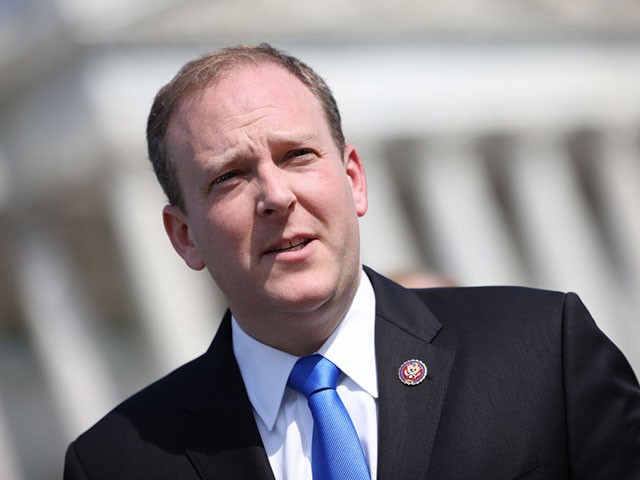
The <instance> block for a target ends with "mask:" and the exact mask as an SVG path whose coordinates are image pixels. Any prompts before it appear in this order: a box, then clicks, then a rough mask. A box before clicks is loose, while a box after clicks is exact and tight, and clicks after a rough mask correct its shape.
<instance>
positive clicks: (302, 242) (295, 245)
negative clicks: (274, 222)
mask: <svg viewBox="0 0 640 480" xmlns="http://www.w3.org/2000/svg"><path fill="white" fill-rule="evenodd" d="M310 242H311V239H310V238H299V239H294V240H291V241H286V242H283V243H281V244H278V245H277V246H275V247H273V248H271V249H269V250H267V251H266V252H265V253H280V252H295V251H298V250H302V249H303V248H304V247H306V246H307V245H308V244H309V243H310Z"/></svg>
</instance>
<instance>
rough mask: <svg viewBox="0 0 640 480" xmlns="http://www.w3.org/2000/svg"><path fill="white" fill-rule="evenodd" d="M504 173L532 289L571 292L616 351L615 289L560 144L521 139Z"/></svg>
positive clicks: (618, 311) (620, 332)
mask: <svg viewBox="0 0 640 480" xmlns="http://www.w3.org/2000/svg"><path fill="white" fill-rule="evenodd" d="M505 167H506V170H507V175H508V183H509V185H510V189H511V200H512V201H513V209H514V211H515V218H516V222H517V224H518V228H519V229H520V231H521V238H522V239H523V243H524V248H525V251H526V253H527V255H528V256H529V257H530V258H529V265H530V266H531V268H532V269H533V274H534V278H535V284H536V285H537V286H539V287H542V288H547V289H554V290H561V291H568V290H571V291H575V292H577V293H578V294H579V295H580V296H581V297H582V299H583V301H584V302H585V304H586V305H587V306H588V307H589V309H590V310H591V312H592V313H593V315H594V317H595V318H596V320H597V322H598V324H599V325H600V327H601V328H602V329H603V330H604V331H605V332H607V333H608V334H609V335H610V336H611V337H612V338H614V340H616V341H617V342H618V343H619V344H620V345H622V344H623V343H624V337H625V329H624V328H623V325H624V321H623V320H622V319H623V318H624V308H623V307H622V305H621V304H620V303H619V302H617V301H616V298H617V295H616V290H617V288H618V285H616V279H615V277H614V276H613V275H612V268H611V265H610V264H609V263H608V262H607V258H606V256H605V255H604V251H603V245H602V244H601V243H600V242H599V241H598V239H599V238H600V236H599V233H598V231H597V226H596V225H595V223H594V218H593V215H592V214H591V212H590V211H589V208H588V205H586V203H585V202H584V196H583V192H582V191H581V189H580V185H579V182H578V178H577V174H576V171H575V169H574V168H573V164H572V162H571V159H570V158H569V155H568V151H567V149H566V143H565V138H564V137H563V136H562V135H561V134H557V133H550V132H549V133H545V132H530V133H525V134H523V135H522V136H520V137H519V139H518V142H517V144H516V147H515V151H514V158H513V160H512V161H511V162H506V164H505Z"/></svg>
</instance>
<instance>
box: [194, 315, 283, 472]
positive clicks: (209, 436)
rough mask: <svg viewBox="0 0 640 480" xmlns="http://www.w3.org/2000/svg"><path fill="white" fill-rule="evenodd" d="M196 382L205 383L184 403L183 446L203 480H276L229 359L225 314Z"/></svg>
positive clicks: (228, 326)
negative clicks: (202, 390)
mask: <svg viewBox="0 0 640 480" xmlns="http://www.w3.org/2000/svg"><path fill="white" fill-rule="evenodd" d="M199 372H200V375H201V378H194V379H193V381H194V382H198V383H200V382H202V383H201V384H202V385H207V387H206V388H205V391H204V394H202V393H200V394H199V395H198V394H196V395H192V396H191V399H190V402H189V404H188V405H186V421H185V422H184V431H183V444H184V446H185V448H186V450H187V455H188V456H189V458H190V460H191V462H192V463H193V465H194V466H195V468H196V470H197V471H198V473H199V474H200V476H201V477H202V478H203V480H213V479H234V480H236V479H238V480H243V479H246V480H254V479H265V480H267V479H269V480H274V476H273V472H272V471H271V467H270V465H269V459H268V457H267V455H266V453H265V450H264V446H263V444H262V440H261V438H260V433H259V431H258V427H257V426H256V423H255V420H254V416H253V410H252V407H251V402H250V401H249V398H248V396H247V393H246V389H245V386H244V383H243V381H242V377H241V375H240V370H239V368H238V364H237V363H236V360H235V356H234V355H233V347H232V342H231V319H230V314H229V313H228V312H227V315H225V318H224V319H223V321H222V324H221V325H220V328H219V329H218V333H217V334H216V337H215V339H214V341H213V344H212V345H211V348H210V349H209V351H208V352H207V353H206V354H205V355H204V357H203V364H202V366H201V368H200V369H199Z"/></svg>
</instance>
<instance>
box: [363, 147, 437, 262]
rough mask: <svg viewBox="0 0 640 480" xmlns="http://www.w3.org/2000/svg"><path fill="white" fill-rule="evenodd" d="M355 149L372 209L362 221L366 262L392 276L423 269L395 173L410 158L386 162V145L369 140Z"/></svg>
mask: <svg viewBox="0 0 640 480" xmlns="http://www.w3.org/2000/svg"><path fill="white" fill-rule="evenodd" d="M361 144H362V146H360V143H359V144H358V145H357V146H356V147H357V150H358V152H359V154H360V159H361V160H362V163H363V164H364V168H365V172H366V176H367V186H368V194H369V210H368V211H367V213H366V215H365V216H364V217H362V218H361V220H360V231H361V251H362V259H363V262H364V263H365V264H367V265H369V266H371V267H373V268H376V269H378V270H379V271H381V272H383V273H386V274H392V273H403V272H409V271H417V270H421V269H422V268H424V265H423V261H422V254H421V252H420V249H419V247H418V244H417V241H416V239H415V237H414V235H413V232H412V231H411V227H410V224H409V218H408V215H407V212H406V211H405V209H404V208H403V206H402V204H401V201H400V196H399V192H398V188H399V186H398V185H397V184H396V183H395V182H394V175H393V173H392V170H393V169H395V168H406V163H407V161H408V159H406V158H390V159H387V158H385V156H384V152H383V151H382V147H383V145H381V144H380V143H379V142H375V141H374V140H373V139H367V140H364V141H362V142H361Z"/></svg>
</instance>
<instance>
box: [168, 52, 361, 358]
mask: <svg viewBox="0 0 640 480" xmlns="http://www.w3.org/2000/svg"><path fill="white" fill-rule="evenodd" d="M262 48H265V47H262ZM314 75H315V74H314ZM323 85H324V84H323ZM327 91H328V89H327ZM172 108H173V110H172V114H171V117H170V121H169V122H168V125H167V126H166V127H165V133H164V136H163V141H162V149H163V150H164V155H165V156H166V157H167V158H169V159H171V173H172V175H174V177H173V178H174V179H175V184H176V186H177V187H178V188H179V189H180V194H181V204H180V205H178V204H170V205H167V206H165V208H164V211H163V220H164V224H165V229H166V231H167V234H168V235H169V238H170V240H171V242H172V244H173V246H174V248H175V249H176V251H177V252H178V253H179V255H180V256H181V257H182V258H183V259H184V260H185V262H186V263H187V265H189V266H190V267H191V268H193V269H196V270H199V269H202V268H205V267H206V268H207V270H208V271H209V273H210V274H211V276H212V277H213V279H214V280H215V281H216V283H217V284H218V286H219V287H220V289H221V290H222V292H223V294H224V295H225V298H226V300H227V302H228V304H229V307H230V308H231V311H232V312H233V314H234V315H235V316H236V318H237V320H238V322H239V323H240V325H241V326H242V328H243V329H244V330H245V331H246V332H248V333H249V334H250V335H252V336H253V337H254V338H257V339H258V340H261V341H262V342H264V343H267V344H269V345H272V346H274V347H276V348H280V349H281V350H285V351H289V352H291V353H297V354H305V353H311V352H312V351H313V350H314V348H317V347H319V345H320V344H321V343H322V342H323V341H324V340H325V339H326V338H327V336H328V335H329V334H330V333H331V331H333V329H334V328H335V326H336V325H337V323H338V322H339V321H340V320H341V318H342V316H343V315H344V314H345V313H346V311H347V309H348V306H349V304H350V303H351V300H352V299H353V296H354V295H355V291H356V289H357V286H358V283H359V279H360V275H361V264H360V239H359V229H358V217H359V216H362V215H364V213H365V211H366V209H367V194H366V180H365V175H364V170H363V167H362V163H361V162H360V159H359V158H358V154H357V153H356V150H355V149H354V148H353V146H351V145H345V144H344V142H341V141H340V138H341V137H339V138H338V139H336V127H335V125H332V124H331V122H330V121H328V120H327V116H328V115H327V111H326V104H325V103H323V101H322V99H321V97H319V96H318V95H316V93H314V92H313V90H312V89H310V88H309V87H308V86H307V84H306V83H304V82H303V81H302V80H300V78H299V77H298V76H296V75H293V74H292V73H291V71H290V69H289V68H286V67H285V66H283V65H282V64H280V63H278V62H273V61H270V60H259V61H256V60H255V59H251V60H247V59H244V58H243V59H242V60H241V61H238V62H236V63H234V64H233V65H228V66H227V67H225V69H224V71H223V72H220V73H219V75H218V77H217V79H216V81H215V82H209V83H207V84H205V87H204V88H202V89H200V90H199V91H197V93H194V94H190V95H187V96H183V97H182V100H181V101H180V102H179V103H177V104H175V105H174V106H173V107H172ZM335 112H336V113H335V118H336V119H339V116H337V108H336V109H335ZM338 121H339V120H338ZM340 135H341V134H340Z"/></svg>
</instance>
